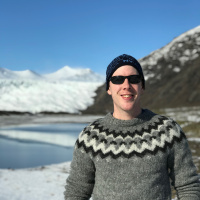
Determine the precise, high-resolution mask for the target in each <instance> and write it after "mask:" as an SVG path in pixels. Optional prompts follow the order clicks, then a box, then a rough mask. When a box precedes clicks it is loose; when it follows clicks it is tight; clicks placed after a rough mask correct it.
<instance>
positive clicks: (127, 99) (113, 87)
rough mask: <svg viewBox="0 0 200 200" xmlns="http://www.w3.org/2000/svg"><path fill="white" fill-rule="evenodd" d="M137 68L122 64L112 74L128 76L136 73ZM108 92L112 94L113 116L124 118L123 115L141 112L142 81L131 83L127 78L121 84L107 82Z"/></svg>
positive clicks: (135, 114) (133, 115)
mask: <svg viewBox="0 0 200 200" xmlns="http://www.w3.org/2000/svg"><path fill="white" fill-rule="evenodd" d="M137 74H138V72H137V70H136V69H135V68H134V67H132V66H130V65H124V66H122V67H119V68H118V69H117V70H116V71H115V72H114V73H113V75H112V76H130V75H137ZM107 92H108V94H109V95H111V96H112V99H113V104H114V113H113V116H114V117H115V118H118V119H125V117H124V116H127V115H130V117H131V116H132V117H136V116H137V115H138V114H140V112H141V107H140V97H141V94H142V93H143V89H142V83H141V82H140V83H137V84H131V83H129V81H128V79H125V81H124V82H123V83H122V84H119V85H117V84H113V83H112V82H111V81H110V82H109V89H108V91H107Z"/></svg>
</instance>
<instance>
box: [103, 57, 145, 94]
mask: <svg viewBox="0 0 200 200" xmlns="http://www.w3.org/2000/svg"><path fill="white" fill-rule="evenodd" d="M124 65H130V66H132V67H134V68H135V69H136V70H137V72H138V74H139V75H140V76H141V80H142V88H143V89H145V80H144V75H143V71H142V67H141V66H140V64H139V62H138V61H137V60H136V59H135V58H133V57H132V56H130V55H127V54H123V55H120V56H118V57H116V58H115V59H114V60H112V62H111V63H110V64H109V65H108V67H107V70H106V91H108V89H109V82H110V78H111V77H112V75H113V73H114V72H115V71H116V70H117V69H118V68H119V67H121V66H124Z"/></svg>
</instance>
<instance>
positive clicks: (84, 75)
mask: <svg viewBox="0 0 200 200" xmlns="http://www.w3.org/2000/svg"><path fill="white" fill-rule="evenodd" d="M44 77H45V78H47V79H49V80H68V81H87V82H96V81H104V80H105V78H104V77H103V76H101V75H99V74H97V73H94V72H93V71H92V70H90V69H74V68H70V67H68V66H65V67H63V68H61V69H59V70H58V71H56V72H54V73H51V74H46V75H44Z"/></svg>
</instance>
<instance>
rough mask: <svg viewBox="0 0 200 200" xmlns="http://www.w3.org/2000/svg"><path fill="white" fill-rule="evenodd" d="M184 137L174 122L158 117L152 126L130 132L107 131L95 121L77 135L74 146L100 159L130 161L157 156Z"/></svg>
mask: <svg viewBox="0 0 200 200" xmlns="http://www.w3.org/2000/svg"><path fill="white" fill-rule="evenodd" d="M183 137H185V135H184V133H183V132H182V131H181V128H180V127H179V125H177V124H176V123H175V122H174V121H173V120H170V119H168V118H166V117H162V116H159V117H157V118H156V120H155V121H154V123H151V124H148V125H146V127H145V128H144V127H143V128H142V129H140V128H137V126H136V129H135V130H133V131H126V132H122V131H118V130H109V129H108V128H106V127H104V126H103V125H101V124H100V122H99V121H98V120H97V121H95V122H93V123H92V124H91V125H90V126H88V127H86V128H85V129H84V130H83V132H82V133H81V134H80V136H79V138H78V140H77V142H76V146H77V148H82V149H83V150H84V151H85V152H87V153H90V154H92V156H94V157H95V156H97V155H99V156H100V157H101V158H102V159H103V158H106V157H108V156H111V157H112V158H114V159H117V158H119V157H124V158H130V157H132V156H139V157H142V156H144V155H146V154H147V153H148V154H156V153H157V152H158V151H162V152H164V151H166V149H167V147H169V148H170V147H171V146H172V145H173V143H174V142H175V141H176V142H179V141H181V140H182V138H183Z"/></svg>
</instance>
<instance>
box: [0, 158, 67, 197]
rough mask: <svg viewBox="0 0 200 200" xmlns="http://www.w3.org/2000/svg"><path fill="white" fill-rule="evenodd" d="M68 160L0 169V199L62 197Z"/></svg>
mask: <svg viewBox="0 0 200 200" xmlns="http://www.w3.org/2000/svg"><path fill="white" fill-rule="evenodd" d="M69 165H70V163H69V162H66V163H61V164H57V165H49V166H44V167H39V168H30V169H19V170H11V169H0V191H1V192H0V199H1V200H27V199H28V200H59V199H64V195H63V192H64V189H65V188H64V186H65V181H66V178H67V176H68V172H69Z"/></svg>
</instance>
